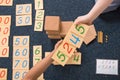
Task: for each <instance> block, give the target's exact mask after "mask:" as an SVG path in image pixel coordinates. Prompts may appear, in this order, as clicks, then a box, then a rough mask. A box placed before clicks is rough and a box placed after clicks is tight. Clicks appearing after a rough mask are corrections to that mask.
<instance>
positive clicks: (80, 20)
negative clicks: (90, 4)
mask: <svg viewBox="0 0 120 80" xmlns="http://www.w3.org/2000/svg"><path fill="white" fill-rule="evenodd" d="M92 22H93V20H92V19H90V16H89V15H83V16H78V17H77V19H75V21H74V23H75V24H80V23H82V24H87V25H90V24H92Z"/></svg>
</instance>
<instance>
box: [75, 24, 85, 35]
mask: <svg viewBox="0 0 120 80" xmlns="http://www.w3.org/2000/svg"><path fill="white" fill-rule="evenodd" d="M75 29H76V30H77V31H78V32H80V34H84V32H85V29H84V27H83V26H81V25H80V26H79V25H76V27H75Z"/></svg>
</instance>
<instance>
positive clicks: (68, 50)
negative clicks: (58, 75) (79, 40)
mask: <svg viewBox="0 0 120 80" xmlns="http://www.w3.org/2000/svg"><path fill="white" fill-rule="evenodd" d="M63 48H64V49H67V52H68V53H69V54H70V52H71V51H72V48H71V49H69V44H68V43H65V44H64V45H63Z"/></svg>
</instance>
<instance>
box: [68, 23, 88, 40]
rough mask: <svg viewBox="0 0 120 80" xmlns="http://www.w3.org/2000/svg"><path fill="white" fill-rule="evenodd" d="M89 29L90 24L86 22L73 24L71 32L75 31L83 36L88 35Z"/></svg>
mask: <svg viewBox="0 0 120 80" xmlns="http://www.w3.org/2000/svg"><path fill="white" fill-rule="evenodd" d="M88 30H89V26H88V25H85V24H79V25H75V24H73V25H72V26H71V28H70V31H71V32H74V33H76V34H77V35H79V36H81V37H83V38H84V37H85V36H86V33H87V31H88Z"/></svg>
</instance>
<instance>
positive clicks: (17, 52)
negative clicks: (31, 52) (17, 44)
mask: <svg viewBox="0 0 120 80" xmlns="http://www.w3.org/2000/svg"><path fill="white" fill-rule="evenodd" d="M27 53H28V51H27V49H26V48H25V49H24V50H23V51H22V56H26V55H27ZM15 56H20V51H19V49H17V50H16V52H15Z"/></svg>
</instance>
